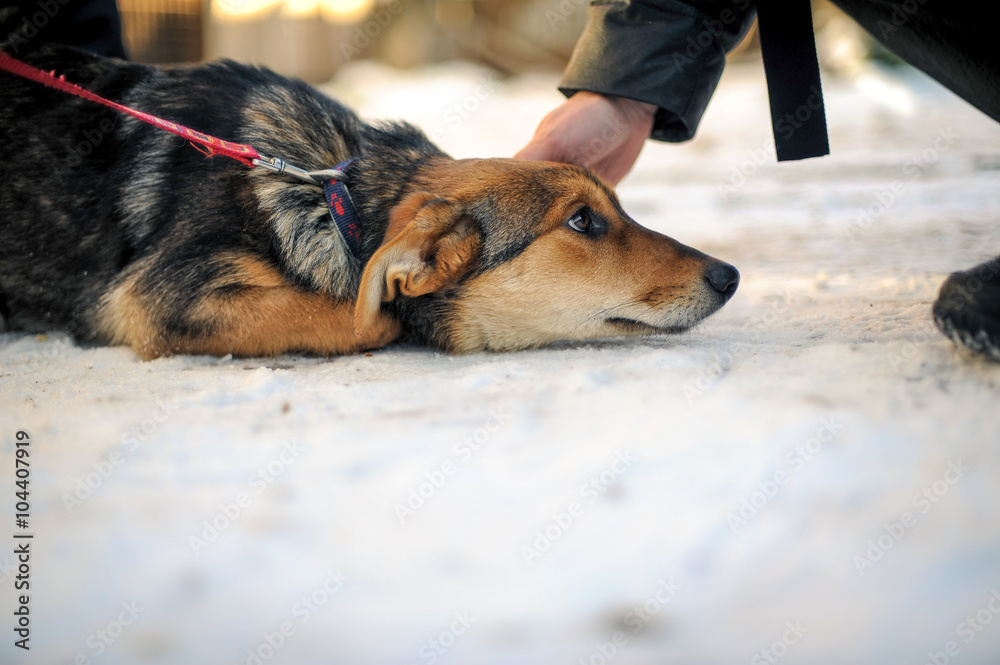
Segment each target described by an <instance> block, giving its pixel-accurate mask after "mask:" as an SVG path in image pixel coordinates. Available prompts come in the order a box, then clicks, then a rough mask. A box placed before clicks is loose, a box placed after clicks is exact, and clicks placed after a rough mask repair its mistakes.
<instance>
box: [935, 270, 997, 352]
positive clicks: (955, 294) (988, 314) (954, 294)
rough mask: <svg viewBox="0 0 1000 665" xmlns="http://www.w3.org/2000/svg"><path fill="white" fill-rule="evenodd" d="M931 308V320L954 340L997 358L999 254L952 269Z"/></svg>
mask: <svg viewBox="0 0 1000 665" xmlns="http://www.w3.org/2000/svg"><path fill="white" fill-rule="evenodd" d="M933 312H934V323H935V324H937V327H938V328H939V329H940V330H941V332H943V333H944V334H945V335H947V336H948V337H950V338H951V339H952V341H953V342H955V344H959V345H961V346H964V347H965V348H967V349H969V350H971V351H974V352H976V353H981V354H983V355H986V356H989V357H990V358H992V359H993V360H996V361H997V362H1000V256H998V257H996V258H995V259H992V260H990V261H987V262H986V263H983V264H982V265H978V266H976V267H975V268H971V269H969V270H966V271H964V272H956V273H952V275H951V276H950V277H949V278H948V279H946V280H945V282H944V284H942V285H941V292H940V293H939V294H938V299H937V300H936V301H935V302H934V308H933Z"/></svg>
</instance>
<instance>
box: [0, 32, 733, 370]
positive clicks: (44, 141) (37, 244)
mask: <svg viewBox="0 0 1000 665" xmlns="http://www.w3.org/2000/svg"><path fill="white" fill-rule="evenodd" d="M24 59H25V60H26V61H28V62H29V64H32V65H34V66H36V67H39V68H42V69H45V70H55V71H56V72H57V73H59V74H64V75H65V77H66V79H67V80H69V81H72V82H74V83H78V84H80V85H82V86H84V87H86V88H89V89H91V90H93V91H95V92H97V93H98V94H100V95H102V96H105V97H107V98H109V99H113V100H116V101H120V102H121V103H124V104H126V105H128V106H131V107H133V108H137V109H140V110H143V111H146V112H148V113H152V114H154V115H158V116H160V117H163V118H166V119H168V120H172V121H174V122H179V123H181V124H184V125H187V126H189V127H191V128H193V129H197V130H199V131H202V132H206V133H208V134H211V135H213V136H218V137H220V138H224V139H228V140H232V141H237V142H242V143H249V144H251V145H253V146H254V147H255V148H257V150H258V151H260V152H261V153H262V154H265V155H273V156H279V157H281V158H283V159H285V160H286V161H288V162H289V163H291V164H295V165H296V166H299V167H301V168H304V169H307V170H315V169H323V168H330V167H332V166H334V165H336V164H338V163H340V162H342V161H343V160H345V159H347V158H348V157H358V158H359V160H358V162H357V168H356V169H355V170H354V171H352V174H351V180H350V183H349V188H350V192H351V195H352V197H353V199H354V201H355V203H356V205H357V208H358V213H359V216H360V218H361V221H362V237H361V247H362V256H361V257H360V260H359V259H355V258H353V257H352V256H350V254H349V253H348V252H347V250H346V248H345V246H344V244H343V241H342V240H341V238H340V236H339V234H338V232H337V229H336V227H335V226H334V225H333V224H332V222H331V221H330V219H329V216H328V213H327V209H326V206H325V204H324V199H323V194H322V190H321V189H319V188H318V187H314V186H311V185H309V184H306V183H301V182H298V181H296V180H293V179H290V178H287V177H282V176H274V175H271V174H269V173H267V172H264V171H263V169H260V168H255V169H250V168H247V167H246V166H244V165H242V164H239V163H238V162H235V161H232V160H229V159H226V158H224V157H215V158H213V159H206V158H205V157H204V156H203V155H201V154H200V153H199V152H197V151H196V150H193V149H192V148H191V147H190V146H189V145H188V144H187V143H185V142H184V140H183V139H180V138H179V137H177V136H174V135H172V134H169V133H166V132H164V131H162V130H160V129H157V128H155V127H152V126H149V125H146V124H144V123H142V122H140V121H138V120H135V119H132V118H128V117H124V116H122V115H120V114H118V113H116V112H115V111H111V110H109V109H105V108H103V107H101V106H98V105H96V104H93V103H91V102H88V101H85V100H81V99H77V98H75V97H71V96H69V95H66V94H65V93H62V92H59V91H54V90H50V89H48V88H44V87H42V86H40V85H39V84H37V83H32V82H29V81H25V80H21V79H19V78H16V77H13V76H11V75H8V74H6V73H0V146H2V148H3V154H4V158H3V159H2V160H0V174H2V184H0V313H2V314H3V317H4V318H5V319H6V320H7V323H8V326H9V327H10V328H12V329H19V330H29V331H47V330H54V329H64V330H68V331H70V332H71V333H72V334H74V335H75V336H76V337H77V338H78V339H80V340H82V341H86V342H91V343H100V344H127V345H130V346H131V347H132V348H134V349H135V350H136V352H137V353H139V354H140V355H141V356H142V357H144V358H153V357H157V356H161V355H168V354H175V353H208V354H220V355H222V354H227V353H232V354H234V355H243V356H261V355H271V354H279V353H283V352H287V351H303V352H312V353H318V354H343V353H352V352H356V351H359V350H362V349H368V348H375V347H379V346H383V345H385V344H387V343H389V342H392V341H393V340H395V339H397V338H399V337H400V336H401V335H403V334H406V335H408V336H409V337H411V338H413V339H416V340H418V341H421V342H424V343H427V344H430V345H433V346H435V347H438V348H441V349H445V350H447V351H451V352H458V353H464V352H473V351H480V350H512V349H523V348H530V347H535V346H539V345H542V344H545V343H548V342H551V341H554V340H558V339H587V338H596V337H609V336H615V335H622V334H649V333H656V332H670V331H677V330H683V329H686V328H688V327H690V326H692V325H694V324H695V323H697V322H698V321H700V320H701V319H703V318H705V317H706V316H708V315H709V314H711V313H712V312H714V311H715V310H717V309H718V308H719V307H721V306H722V305H723V304H724V303H725V302H726V301H727V300H728V298H729V297H730V296H731V295H732V292H733V291H735V288H736V280H737V278H738V275H737V273H736V271H735V270H734V269H732V267H731V266H728V265H727V264H723V263H721V262H719V261H716V260H715V259H712V258H710V257H707V256H705V255H704V254H701V253H700V252H697V251H695V250H693V249H690V248H688V247H685V246H684V245H681V244H679V243H677V242H675V241H674V240H671V239H670V238H667V237H665V236H663V235H660V234H657V233H654V232H652V231H649V230H647V229H645V228H643V227H641V226H639V225H638V224H636V223H635V222H634V221H633V220H632V219H631V218H629V217H628V215H626V214H625V212H624V211H623V210H622V209H621V206H620V205H619V203H618V200H617V198H616V197H615V195H614V192H612V191H611V190H610V189H609V188H608V187H607V185H605V184H604V183H603V182H602V181H601V180H599V179H598V178H596V177H595V176H594V175H592V174H591V173H590V172H589V171H587V170H585V169H581V168H578V167H575V166H567V165H561V164H554V163H546V162H524V161H514V160H507V159H483V160H453V159H451V158H450V157H448V156H447V155H445V154H444V153H442V152H441V151H440V150H439V149H438V148H437V147H435V146H434V145H433V144H432V143H430V141H428V139H427V138H426V137H425V136H424V135H423V134H422V133H421V132H420V131H419V130H417V129H415V128H413V127H411V126H409V125H406V124H392V123H390V124H378V125H373V124H367V123H365V122H362V121H361V120H360V119H359V118H358V117H357V116H356V115H355V114H354V113H353V112H352V111H350V110H349V109H347V108H345V107H344V106H342V105H340V104H339V103H337V102H336V101H334V100H332V99H330V98H329V97H327V96H325V95H323V94H322V93H319V92H317V91H316V90H314V89H313V88H311V87H309V86H308V85H306V84H304V83H302V82H300V81H295V80H289V79H286V78H283V77H281V76H278V75H276V74H274V73H272V72H270V71H267V70H264V69H258V68H254V67H249V66H244V65H239V64H236V63H232V62H219V63H212V64H207V65H200V66H193V67H151V66H146V65H140V64H133V63H127V62H122V61H117V60H109V59H104V58H99V57H96V56H93V55H89V54H86V53H83V52H80V51H75V50H72V49H68V48H60V47H46V48H44V49H42V50H40V51H39V52H38V53H35V54H33V55H31V56H28V57H25V58H24ZM581 209H582V210H584V211H585V214H586V215H587V216H588V218H589V219H591V220H592V225H591V230H590V231H588V232H586V233H584V232H579V231H577V230H574V229H573V228H572V227H571V226H569V225H568V224H567V220H569V219H570V218H571V217H573V215H574V214H575V213H577V212H578V211H580V210H581ZM577 226H578V227H579V224H577Z"/></svg>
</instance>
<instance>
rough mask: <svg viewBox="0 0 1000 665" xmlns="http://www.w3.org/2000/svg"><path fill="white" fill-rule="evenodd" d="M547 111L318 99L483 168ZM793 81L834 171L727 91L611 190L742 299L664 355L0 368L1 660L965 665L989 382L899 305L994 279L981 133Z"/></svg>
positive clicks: (4, 343)
mask: <svg viewBox="0 0 1000 665" xmlns="http://www.w3.org/2000/svg"><path fill="white" fill-rule="evenodd" d="M554 83H555V78H554V77H551V76H547V75H542V74H538V75H532V76H526V77H522V78H520V79H515V80H511V81H505V82H500V81H499V79H496V78H495V77H491V76H490V74H489V72H486V71H484V70H481V69H478V68H476V67H474V66H472V65H464V64H452V65H447V66H440V67H436V68H427V69H425V70H420V71H416V72H406V73H403V72H394V71H391V70H387V69H384V68H381V67H378V66H375V65H371V64H368V63H358V64H356V65H354V66H352V68H350V69H348V70H346V71H345V72H344V73H343V74H342V76H340V77H339V78H338V79H337V80H336V81H334V82H333V83H332V84H331V86H330V89H331V90H332V91H334V92H336V93H337V94H339V95H340V96H342V97H343V98H344V99H346V100H348V101H351V102H352V103H354V104H355V105H356V106H357V107H358V108H359V109H360V110H361V111H362V112H363V113H364V114H365V115H366V116H367V117H386V118H406V119H409V120H411V121H413V122H415V123H417V124H419V125H421V126H422V127H424V128H425V129H426V130H427V131H428V132H429V133H432V134H433V133H435V132H436V136H437V140H438V141H439V143H440V144H441V145H442V146H443V147H444V148H445V149H447V150H449V151H451V152H452V154H454V155H456V156H491V155H495V156H506V155H510V154H511V153H512V152H513V151H514V150H516V149H517V148H518V147H519V146H520V145H522V144H523V143H524V142H525V141H526V140H527V138H528V137H529V136H530V134H531V132H532V131H533V128H534V126H535V124H536V123H537V121H538V120H539V119H540V118H541V116H542V115H544V113H545V112H546V111H547V110H548V109H549V108H551V107H552V106H553V105H554V104H556V103H557V102H558V100H559V99H560V97H559V96H558V94H557V93H556V92H554ZM824 84H825V87H826V90H827V101H828V112H829V118H830V126H831V141H832V147H833V155H832V156H830V157H827V158H824V159H819V160H811V161H807V162H801V163H788V164H780V165H779V164H776V163H774V161H773V156H772V153H771V151H770V148H767V155H766V158H763V157H762V156H761V155H762V154H763V151H764V148H765V147H766V146H768V143H769V123H768V116H767V101H766V93H765V91H764V86H763V77H762V74H761V72H760V70H759V66H758V65H749V66H742V67H734V68H731V69H730V70H729V71H728V72H727V74H726V75H725V77H724V80H723V84H722V86H721V88H720V91H719V92H718V94H717V96H716V98H715V99H714V100H713V102H712V105H711V106H710V108H709V112H708V114H707V116H706V118H705V120H704V123H703V126H702V128H701V130H700V132H699V136H698V138H697V139H696V140H695V141H693V142H691V143H689V144H686V145H683V146H669V145H649V146H648V147H647V148H646V150H645V152H644V153H643V156H642V158H641V160H640V162H639V164H638V166H637V167H636V169H635V171H634V173H633V174H631V175H630V176H629V178H628V179H627V180H626V181H625V182H624V183H623V184H622V185H621V187H620V188H619V191H620V194H621V197H622V200H623V202H624V205H625V208H626V210H628V211H630V213H631V214H632V215H633V216H634V217H635V218H636V219H638V220H639V221H640V222H641V223H644V224H646V225H647V226H650V227H651V228H654V229H657V230H660V231H663V232H665V233H668V234H669V235H671V236H673V237H675V238H677V239H679V240H681V241H682V242H685V243H687V244H690V245H693V246H695V247H697V248H699V249H702V250H704V251H706V252H708V253H711V254H713V255H715V256H717V257H720V258H723V259H725V260H727V261H730V262H732V263H733V264H734V265H736V266H737V267H738V268H739V269H740V270H741V272H742V276H743V282H742V284H741V286H740V288H739V291H738V293H737V294H736V296H735V298H734V299H733V301H732V302H731V303H730V304H729V305H727V306H726V307H725V308H724V309H723V310H722V311H721V312H719V313H718V314H716V315H715V316H714V317H712V318H711V319H709V320H708V321H707V322H705V323H704V324H703V325H701V326H700V327H698V328H696V329H695V330H693V331H691V332H689V333H686V334H684V335H680V336H673V337H658V338H648V339H613V340H603V341H599V342H594V343H586V344H558V345H554V346H552V347H550V348H546V349H542V350H538V351H530V352H523V353H510V354H478V355H472V356H465V357H449V356H445V355H442V354H439V353H435V352H433V351H429V350H427V349H423V348H416V347H402V346H395V347H390V348H387V349H384V350H380V351H377V352H375V353H373V354H371V355H370V356H369V355H358V356H352V357H345V358H336V359H331V360H325V359H319V358H310V357H298V356H294V357H281V358H276V359H249V360H247V359H232V358H223V359H218V358H211V357H176V358H165V359H160V360H156V361H153V362H142V361H140V360H138V359H137V358H136V356H135V355H134V354H133V353H132V352H131V351H129V350H127V349H125V348H84V347H81V346H78V345H76V344H74V343H73V342H72V341H71V340H69V339H67V338H66V337H65V336H63V335H61V334H58V333H53V334H50V335H47V336H35V335H25V334H18V333H7V334H4V335H2V336H0V405H2V411H0V441H2V446H3V447H2V450H3V455H2V457H3V467H2V468H3V472H2V473H0V476H2V480H0V488H2V494H3V496H4V497H5V498H4V499H3V501H2V505H3V511H4V512H3V515H4V524H8V525H10V524H13V519H14V514H13V513H14V498H13V491H14V487H13V479H14V466H13V464H14V462H13V457H14V449H15V447H14V436H15V432H16V431H18V430H19V429H24V430H27V431H28V432H29V433H30V436H31V445H30V452H31V458H30V460H31V464H32V467H31V468H32V476H31V485H30V489H31V501H32V506H31V522H32V524H31V531H32V532H33V533H34V534H35V538H34V540H33V541H32V545H31V547H32V560H31V562H32V568H31V601H30V603H31V617H32V640H31V647H32V649H31V651H30V652H24V651H22V650H20V649H16V648H14V647H13V645H12V643H13V639H14V638H13V637H12V633H11V632H6V633H5V635H6V636H5V638H4V640H3V644H2V646H0V654H2V661H3V662H4V663H61V662H67V663H69V662H76V663H85V662H91V663H106V664H109V665H110V664H117V663H123V664H125V663H127V664H130V665H131V664H135V663H184V664H189V663H234V664H236V663H240V664H242V663H258V662H260V663H268V664H272V663H274V664H279V663H294V664H300V665H309V664H312V663H351V664H356V665H362V664H367V663H371V664H373V665H375V664H377V665H384V664H386V663H393V662H398V663H401V664H404V665H405V664H406V663H433V662H439V663H442V664H447V663H475V664H477V665H478V664H483V665H491V664H506V663H517V664H519V665H532V664H536V663H537V664H542V663H546V664H548V663H573V664H574V665H575V664H577V663H581V662H582V663H586V664H592V665H600V664H601V663H614V664H615V665H619V664H620V665H644V664H648V663H664V662H676V663H685V664H686V665H698V664H701V663H704V664H716V663H726V664H728V663H737V662H751V663H763V662H771V663H773V662H779V661H780V662H782V663H786V662H787V663H796V662H800V663H810V664H824V663H838V664H839V663H853V664H855V665H862V664H868V663H871V664H884V663H902V662H910V663H915V664H921V663H926V662H935V663H945V662H960V663H962V664H963V665H973V664H976V663H995V662H997V659H998V657H1000V625H997V624H1000V620H995V619H996V614H997V613H998V611H1000V591H998V590H1000V520H998V519H997V512H998V506H1000V500H998V498H1000V497H998V494H1000V490H998V488H997V484H996V478H997V477H998V474H1000V454H998V450H1000V446H998V444H1000V415H998V410H997V407H996V405H997V389H998V380H1000V366H998V365H996V364H993V363H989V362H987V361H984V360H981V359H978V358H974V357H971V356H968V355H966V354H963V353H960V352H958V351H956V349H955V348H954V346H953V345H952V344H951V342H949V341H948V340H946V339H945V338H944V337H943V336H941V335H940V334H939V333H937V332H936V330H935V329H934V327H933V325H932V323H931V322H930V317H929V309H930V303H931V302H932V301H933V299H934V297H935V295H936V291H937V288H938V286H939V285H940V283H941V281H942V280H943V279H944V277H945V276H946V275H947V273H948V272H950V271H953V270H960V269H964V268H967V267H970V266H972V265H974V264H977V263H979V262H981V261H983V260H986V259H988V258H991V257H993V256H995V255H996V254H997V253H998V252H1000V225H998V224H997V221H998V216H1000V201H998V197H997V194H998V188H997V184H998V173H997V169H998V161H1000V128H998V127H997V125H996V124H995V123H993V122H992V121H990V120H989V119H988V118H986V117H985V116H984V115H982V114H981V113H979V112H978V111H976V110H974V109H972V108H971V107H969V106H968V105H966V104H964V103H963V102H961V101H960V100H957V99H956V98H954V97H952V96H951V95H950V94H949V93H947V92H946V91H943V90H942V89H941V88H940V87H938V86H937V85H936V84H934V83H932V82H929V81H928V80H927V79H926V78H925V77H923V76H921V75H918V74H913V73H909V74H904V75H899V74H891V75H890V74H885V73H881V72H879V71H876V70H872V71H869V72H867V73H865V74H863V75H862V76H861V77H860V78H858V79H855V80H838V79H833V78H827V80H825V81H824ZM470 100H474V101H470ZM456 104H458V105H459V107H460V108H461V109H462V111H463V112H462V113H459V112H458V111H456V110H455V105H456ZM463 115H464V116H465V117H463ZM936 141H937V144H935V142H936ZM755 158H757V159H755ZM915 159H921V160H922V161H919V162H918V161H914V160H915ZM758 162H761V163H758ZM741 169H742V171H741ZM741 176H742V177H743V178H744V179H745V182H744V181H741ZM894 183H895V185H894ZM727 184H728V185H730V186H731V189H730V188H727V187H725V185H727ZM880 196H881V197H882V198H883V204H887V205H886V207H885V208H884V209H879V208H878V205H879V201H880V198H879V197H880ZM890 197H891V198H890ZM866 209H869V210H871V211H873V212H872V217H871V220H870V222H866V220H865V218H863V217H861V215H862V212H863V211H864V210H866ZM876 213H880V214H876ZM859 220H860V221H862V222H866V223H865V224H864V225H863V226H862V225H859ZM102 474H103V475H102ZM591 481H593V484H591ZM88 483H89V484H90V487H88V485H87V484H88ZM411 491H412V492H413V493H414V495H416V496H418V497H419V496H420V493H422V494H423V496H422V497H420V499H419V500H421V501H422V505H421V504H419V502H418V500H417V499H413V496H411ZM411 501H412V503H411V504H410V505H411V506H413V508H412V513H407V512H405V511H401V510H400V508H399V507H400V506H406V505H407V503H408V502H411ZM744 502H745V503H744ZM401 515H402V517H401ZM741 520H742V521H741ZM212 522H215V524H216V526H215V527H212V526H211V525H210V523H212ZM11 530H16V529H14V528H13V527H11V528H10V529H8V530H7V533H8V534H9V533H10V532H11ZM546 534H547V535H546ZM199 539H200V540H199ZM4 541H5V544H4V545H3V546H2V548H0V595H2V597H3V601H2V607H3V608H4V609H3V612H4V613H5V615H6V616H7V617H8V621H10V617H11V616H12V615H11V614H10V612H12V611H13V609H12V608H13V607H14V596H15V590H14V583H15V580H14V574H15V573H14V569H13V565H14V563H15V560H14V556H13V553H12V552H13V547H14V544H13V543H14V541H13V539H10V538H9V536H5V537H4ZM303 599H305V600H303ZM123 604H124V605H123ZM643 607H645V609H643ZM125 608H128V609H125ZM637 610H638V612H637ZM283 628H284V631H285V632H284V634H282V629H283Z"/></svg>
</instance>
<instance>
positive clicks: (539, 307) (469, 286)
mask: <svg viewBox="0 0 1000 665" xmlns="http://www.w3.org/2000/svg"><path fill="white" fill-rule="evenodd" d="M414 183H415V185H416V190H415V191H411V192H410V193H409V194H407V195H406V196H405V197H404V198H403V199H402V201H401V202H400V203H399V204H398V205H396V207H395V208H394V209H393V211H392V214H391V217H390V221H389V228H388V230H387V232H386V235H385V239H384V241H383V243H382V245H381V247H380V248H379V249H378V251H376V252H375V254H374V256H373V257H372V258H371V260H370V261H369V262H368V264H367V265H366V266H365V270H364V273H363V276H362V279H361V286H360V289H359V293H358V301H357V306H356V311H355V329H356V331H358V332H359V333H361V332H363V331H364V330H365V329H366V328H367V327H368V326H370V325H372V323H373V322H374V321H375V319H376V318H377V316H378V314H379V310H380V308H381V306H382V304H383V303H388V302H393V303H394V305H393V306H395V307H396V309H397V311H399V312H409V313H411V314H413V316H412V317H411V316H406V317H404V318H413V319H415V320H414V321H412V322H410V323H412V324H413V325H414V326H415V327H418V328H420V331H419V334H421V336H422V337H425V338H427V341H429V342H432V343H435V344H437V345H438V346H440V347H442V348H444V349H446V350H448V351H451V352H457V353H469V352H474V351H482V350H494V351H500V350H515V349H525V348H531V347H536V346H540V345H542V344H546V343H548V342H553V341H556V340H580V339H593V338H599V337H613V336H618V335H648V334H654V333H665V332H677V331H681V330H685V329H687V328H690V327H691V326H693V325H694V324H696V323H698V322H699V321H701V320H702V319H704V318H705V317H707V316H708V315H710V314H712V313H713V312H715V311H716V310H718V309H719V308H720V307H722V305H724V304H725V303H726V302H727V301H728V300H729V298H730V297H732V295H733V293H735V291H736V287H737V285H738V284H739V273H738V272H737V271H736V269H735V268H733V267H732V266H731V265H729V264H727V263H723V262H721V261H718V260H716V259H714V258H712V257H709V256H706V255H705V254H702V253H701V252H699V251H697V250H694V249H691V248H690V247H686V246H685V245H682V244H680V243H679V242H677V241H675V240H672V239H671V238H668V237H666V236H664V235H662V234H659V233H656V232H654V231H650V230H649V229H646V228H643V227H642V226H640V225H639V224H637V223H636V222H635V221H633V220H632V218H630V217H629V216H628V215H627V214H625V211H624V210H622V208H621V205H620V204H619V203H618V199H617V197H616V196H615V194H614V192H613V191H612V190H611V189H610V188H609V187H608V186H607V185H606V184H604V183H603V182H602V181H601V180H599V179H598V178H596V177H595V176H594V175H593V174H591V173H590V172H589V171H587V170H586V169H582V168H578V167H575V166H568V165H564V164H554V163H550V162H526V161H518V160H508V159H482V160H457V161H452V160H440V161H437V162H435V163H432V164H430V165H428V166H427V167H426V168H425V169H423V171H422V172H421V174H420V175H419V176H418V177H417V178H416V179H415V180H414ZM404 323H407V321H404Z"/></svg>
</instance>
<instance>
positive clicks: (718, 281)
mask: <svg viewBox="0 0 1000 665" xmlns="http://www.w3.org/2000/svg"><path fill="white" fill-rule="evenodd" d="M705 280H706V281H707V282H708V283H709V285H711V287H712V288H713V289H715V290H716V291H718V292H719V293H721V294H722V295H724V296H725V297H726V298H731V297H732V295H733V294H734V293H736V287H737V286H739V285H740V271H739V270H737V269H736V268H734V267H733V266H731V265H729V264H728V263H723V262H722V261H717V262H715V263H713V264H712V265H711V266H709V267H708V269H707V270H705Z"/></svg>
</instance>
